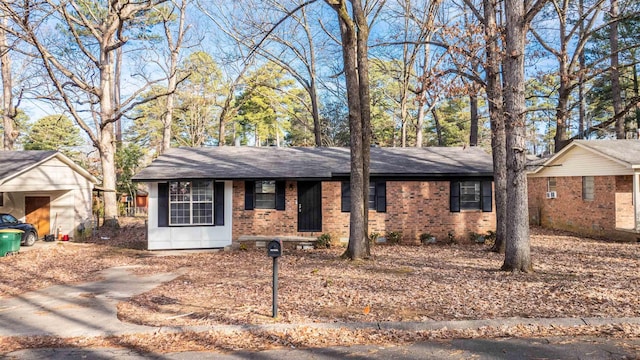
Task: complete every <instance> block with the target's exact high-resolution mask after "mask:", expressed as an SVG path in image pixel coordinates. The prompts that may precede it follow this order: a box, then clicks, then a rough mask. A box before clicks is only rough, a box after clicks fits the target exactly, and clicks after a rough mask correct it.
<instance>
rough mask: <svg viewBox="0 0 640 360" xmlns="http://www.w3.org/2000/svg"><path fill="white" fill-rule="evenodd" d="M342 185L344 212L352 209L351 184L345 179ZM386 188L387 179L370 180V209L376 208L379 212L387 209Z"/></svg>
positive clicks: (341, 202)
mask: <svg viewBox="0 0 640 360" xmlns="http://www.w3.org/2000/svg"><path fill="white" fill-rule="evenodd" d="M341 187H342V194H341V196H340V208H341V210H342V212H349V211H350V210H351V184H350V183H349V181H343V182H342V184H341ZM386 188H387V183H386V182H385V181H370V182H369V198H368V199H367V204H368V205H367V206H368V208H369V210H376V211H378V212H386V211H387V191H386Z"/></svg>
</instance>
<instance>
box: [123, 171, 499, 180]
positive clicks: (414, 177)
mask: <svg viewBox="0 0 640 360" xmlns="http://www.w3.org/2000/svg"><path fill="white" fill-rule="evenodd" d="M369 177H370V178H372V179H384V180H388V181H394V180H397V181H401V180H408V181H420V180H422V181H435V180H454V179H469V180H473V179H481V180H487V179H488V178H490V179H493V173H468V174H459V173H447V174H406V175H401V174H370V176H369ZM349 178H350V176H349V174H333V176H332V177H330V178H327V177H322V178H310V177H301V178H285V177H273V178H271V177H260V178H253V177H252V178H213V177H200V178H172V179H135V180H133V181H134V182H167V181H196V180H215V181H234V180H240V181H258V180H275V181H344V180H349Z"/></svg>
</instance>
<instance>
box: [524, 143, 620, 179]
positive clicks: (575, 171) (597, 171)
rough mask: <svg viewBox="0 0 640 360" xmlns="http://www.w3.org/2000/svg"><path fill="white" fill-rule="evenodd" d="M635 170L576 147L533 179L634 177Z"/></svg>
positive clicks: (532, 175)
mask: <svg viewBox="0 0 640 360" xmlns="http://www.w3.org/2000/svg"><path fill="white" fill-rule="evenodd" d="M632 174H633V169H631V168H627V167H626V166H625V165H623V164H621V163H619V162H616V161H614V160H611V159H610V158H607V157H605V156H603V155H601V154H598V153H596V152H593V151H590V150H587V149H583V148H581V147H579V146H576V147H574V148H572V149H569V151H567V152H566V153H565V154H563V155H562V156H561V157H559V158H557V159H555V161H553V162H552V163H551V164H549V166H547V167H545V168H544V169H542V170H540V171H539V172H538V173H536V174H530V175H529V176H531V177H552V176H555V177H561V176H608V175H632Z"/></svg>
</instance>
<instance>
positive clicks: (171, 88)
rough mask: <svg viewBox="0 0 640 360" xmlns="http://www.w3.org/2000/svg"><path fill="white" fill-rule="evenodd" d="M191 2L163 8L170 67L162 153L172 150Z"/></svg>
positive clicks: (183, 1) (179, 2)
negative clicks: (181, 65) (180, 74)
mask: <svg viewBox="0 0 640 360" xmlns="http://www.w3.org/2000/svg"><path fill="white" fill-rule="evenodd" d="M188 4H189V0H178V1H175V0H172V5H173V6H171V7H167V8H161V9H160V17H161V19H162V24H163V27H164V34H165V40H166V41H167V47H168V50H169V64H168V65H169V66H168V69H167V70H168V74H167V77H168V84H167V85H168V86H167V92H168V94H167V98H166V100H167V105H166V106H167V108H166V112H165V113H164V118H163V120H162V126H163V129H162V152H163V153H164V152H166V151H167V150H169V149H170V148H171V124H172V123H173V111H174V108H175V105H174V104H175V96H176V94H175V92H176V89H177V87H178V82H179V75H178V63H179V61H180V51H181V50H182V43H183V41H184V34H185V31H186V29H187V26H186V24H185V17H186V15H187V5H188ZM175 17H177V24H176V25H175V26H176V30H175V37H174V32H173V31H172V23H173V22H175Z"/></svg>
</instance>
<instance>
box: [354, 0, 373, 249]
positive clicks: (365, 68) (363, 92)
mask: <svg viewBox="0 0 640 360" xmlns="http://www.w3.org/2000/svg"><path fill="white" fill-rule="evenodd" d="M352 6H353V15H354V18H355V20H356V29H357V32H356V38H357V50H356V53H357V54H356V55H357V70H358V83H359V97H360V113H361V118H360V121H361V122H362V187H363V188H362V208H363V212H364V229H363V232H362V235H361V236H362V239H361V243H362V244H363V245H364V249H362V246H361V247H360V249H359V251H358V256H357V258H362V257H370V256H371V250H370V248H369V160H370V158H371V156H370V154H371V97H370V95H369V46H368V41H369V24H368V23H367V15H366V13H365V9H364V6H363V5H362V4H361V0H352Z"/></svg>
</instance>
